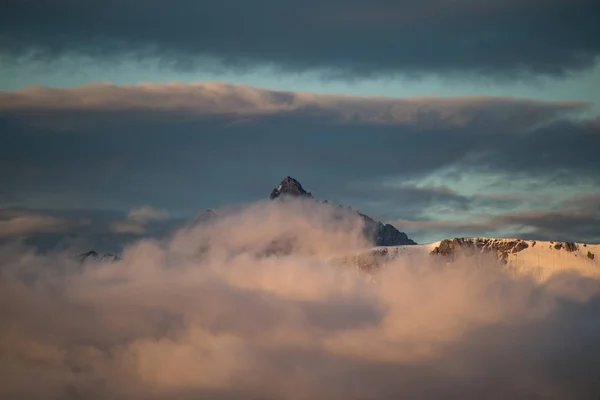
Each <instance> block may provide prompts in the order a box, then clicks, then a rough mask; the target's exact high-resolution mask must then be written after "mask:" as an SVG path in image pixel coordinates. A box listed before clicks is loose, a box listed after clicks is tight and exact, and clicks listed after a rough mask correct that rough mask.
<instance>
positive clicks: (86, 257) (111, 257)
mask: <svg viewBox="0 0 600 400" xmlns="http://www.w3.org/2000/svg"><path fill="white" fill-rule="evenodd" d="M78 259H79V261H80V262H85V261H90V260H93V261H100V262H115V261H119V260H120V259H121V257H119V256H118V255H116V254H112V253H104V254H102V255H100V254H98V252H96V251H95V250H91V251H88V252H86V253H81V254H79V256H78Z"/></svg>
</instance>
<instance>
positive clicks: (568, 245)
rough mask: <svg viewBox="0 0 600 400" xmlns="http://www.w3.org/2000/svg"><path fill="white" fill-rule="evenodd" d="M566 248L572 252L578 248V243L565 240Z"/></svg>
mask: <svg viewBox="0 0 600 400" xmlns="http://www.w3.org/2000/svg"><path fill="white" fill-rule="evenodd" d="M564 248H565V250H566V251H568V252H572V251H575V250H577V245H576V244H575V243H573V242H565V243H564Z"/></svg>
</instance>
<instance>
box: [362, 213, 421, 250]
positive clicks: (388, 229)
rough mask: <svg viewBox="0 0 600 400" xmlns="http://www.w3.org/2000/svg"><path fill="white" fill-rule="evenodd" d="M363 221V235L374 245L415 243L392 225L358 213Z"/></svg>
mask: <svg viewBox="0 0 600 400" xmlns="http://www.w3.org/2000/svg"><path fill="white" fill-rule="evenodd" d="M358 214H359V215H360V216H361V217H362V218H363V220H364V221H365V228H364V232H365V235H366V236H367V237H368V238H370V239H371V241H372V242H373V243H374V244H375V246H400V245H410V244H417V243H416V242H415V241H413V240H412V239H409V238H408V236H407V235H406V233H404V232H400V231H399V230H398V229H396V228H395V227H394V226H393V225H390V224H385V225H384V224H382V223H381V222H379V221H375V220H374V219H372V218H371V217H369V216H367V215H364V214H361V213H358Z"/></svg>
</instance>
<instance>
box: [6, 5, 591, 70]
mask: <svg viewBox="0 0 600 400" xmlns="http://www.w3.org/2000/svg"><path fill="white" fill-rule="evenodd" d="M598 13H599V9H598V4H597V2H596V1H594V0H570V1H566V0H552V1H549V2H547V1H540V0H527V1H519V2H517V1H508V2H507V1H501V0H494V1H487V2H485V4H482V3H480V2H475V1H472V0H461V1H458V2H453V3H452V6H449V5H448V4H447V3H446V2H444V1H440V0H427V1H415V0H403V1H400V2H399V1H390V0H377V1H370V2H368V3H365V2H361V1H356V0H353V1H346V0H344V1H341V0H326V1H322V0H319V1H317V0H310V1H307V2H303V3H302V5H299V4H288V3H285V4H284V3H282V2H280V1H275V0H261V1H259V2H255V3H252V4H250V3H248V2H244V1H240V0H228V1H223V2H220V3H215V2H206V1H192V0H180V1H177V2H175V3H173V4H171V3H170V4H168V5H167V4H165V3H164V2H162V1H158V0H152V1H146V2H145V3H144V4H143V5H142V4H140V3H139V2H137V1H135V0H128V1H119V2H117V1H108V2H105V3H103V4H102V5H101V6H100V5H99V4H97V3H96V2H94V1H81V0H60V1H54V2H51V3H48V2H27V1H20V0H12V1H9V3H8V4H7V7H6V12H4V13H2V16H1V17H0V26H1V27H2V28H1V29H0V39H1V40H2V43H3V53H4V55H5V56H17V57H18V56H23V55H29V54H31V53H33V54H35V56H37V57H38V58H39V59H42V60H47V59H52V58H54V57H57V56H61V55H72V54H75V55H84V56H90V57H92V58H93V59H94V60H96V62H98V61H106V62H110V63H113V62H115V61H116V60H121V61H122V60H123V59H126V58H127V57H131V58H134V59H140V58H142V59H144V58H146V59H151V60H159V62H161V63H162V64H163V65H167V66H172V67H175V68H180V69H191V68H207V64H208V65H210V67H212V68H222V67H223V66H224V67H229V68H238V69H239V68H252V67H257V66H258V67H263V66H275V67H276V68H279V69H283V70H290V71H306V70H315V69H316V70H327V71H329V72H330V74H329V76H346V77H347V76H356V75H361V76H364V75H372V74H380V73H396V72H401V73H442V74H444V73H454V72H475V73H481V74H484V75H487V76H507V75H520V74H523V73H525V74H547V75H565V74H567V73H569V72H570V71H573V70H578V69H582V68H586V67H589V66H590V65H592V64H593V63H594V62H595V59H596V57H597V56H598V54H599V53H600V42H599V40H598V37H600V35H598V27H597V21H596V18H597V15H598Z"/></svg>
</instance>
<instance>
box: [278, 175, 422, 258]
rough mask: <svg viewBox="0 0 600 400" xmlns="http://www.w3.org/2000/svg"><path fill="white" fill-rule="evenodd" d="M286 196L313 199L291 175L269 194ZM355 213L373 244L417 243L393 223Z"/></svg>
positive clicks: (397, 244) (281, 197)
mask: <svg viewBox="0 0 600 400" xmlns="http://www.w3.org/2000/svg"><path fill="white" fill-rule="evenodd" d="M286 197H295V198H297V197H303V198H309V199H314V197H313V195H312V193H310V192H307V191H306V190H305V189H304V188H303V187H302V185H301V184H300V182H298V181H297V180H296V179H294V178H292V177H291V176H286V177H285V178H283V180H282V181H281V183H280V184H279V186H277V187H276V188H275V189H273V191H272V192H271V195H270V196H269V198H270V199H271V200H275V199H284V198H286ZM323 203H327V200H325V201H324V202H323ZM357 214H358V215H360V217H361V218H362V219H363V221H364V224H365V227H364V234H365V236H366V237H367V238H368V239H369V240H370V241H371V242H372V243H373V244H374V245H375V246H400V245H413V244H417V243H416V242H415V241H413V240H412V239H409V237H408V236H407V235H406V233H404V232H400V231H399V230H398V229H396V228H395V227H394V226H393V225H390V224H383V223H381V222H379V221H375V220H374V219H373V218H371V217H369V216H368V215H365V214H362V213H360V212H357Z"/></svg>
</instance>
